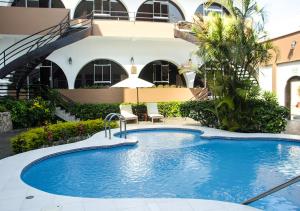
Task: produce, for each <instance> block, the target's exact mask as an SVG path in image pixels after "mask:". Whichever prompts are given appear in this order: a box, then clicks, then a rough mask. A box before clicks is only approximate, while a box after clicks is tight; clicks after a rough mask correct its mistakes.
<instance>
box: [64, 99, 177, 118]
mask: <svg viewBox="0 0 300 211" xmlns="http://www.w3.org/2000/svg"><path fill="white" fill-rule="evenodd" d="M181 104H182V103H181V102H163V103H158V110H159V112H160V113H161V114H162V115H164V116H165V117H180V116H181V113H180V106H181ZM119 105H120V104H118V103H114V104H104V103H103V104H75V105H74V106H72V108H69V112H71V113H72V114H74V115H75V116H76V117H78V118H80V119H81V120H88V119H98V118H102V119H104V118H105V117H106V115H107V114H109V113H120V109H119ZM131 105H132V110H133V113H134V114H136V115H138V116H140V115H141V114H143V113H147V108H146V104H145V103H140V104H131Z"/></svg>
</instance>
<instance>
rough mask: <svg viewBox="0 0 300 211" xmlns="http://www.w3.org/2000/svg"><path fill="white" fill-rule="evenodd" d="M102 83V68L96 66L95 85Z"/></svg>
mask: <svg viewBox="0 0 300 211" xmlns="http://www.w3.org/2000/svg"><path fill="white" fill-rule="evenodd" d="M101 81H102V66H98V65H95V83H97V82H101Z"/></svg>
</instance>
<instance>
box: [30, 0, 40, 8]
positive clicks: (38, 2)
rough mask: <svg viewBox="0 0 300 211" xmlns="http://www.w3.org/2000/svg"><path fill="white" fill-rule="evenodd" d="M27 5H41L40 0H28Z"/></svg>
mask: <svg viewBox="0 0 300 211" xmlns="http://www.w3.org/2000/svg"><path fill="white" fill-rule="evenodd" d="M27 7H40V1H39V0H27Z"/></svg>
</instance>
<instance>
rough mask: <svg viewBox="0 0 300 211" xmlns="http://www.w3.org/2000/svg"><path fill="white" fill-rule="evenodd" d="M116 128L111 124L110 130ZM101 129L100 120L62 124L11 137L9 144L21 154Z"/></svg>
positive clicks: (102, 125)
mask: <svg viewBox="0 0 300 211" xmlns="http://www.w3.org/2000/svg"><path fill="white" fill-rule="evenodd" d="M117 126H118V125H117V123H116V122H112V123H111V127H112V128H116V127H117ZM103 129H104V122H103V120H101V119H96V120H88V121H82V122H63V123H58V124H53V125H47V126H45V127H42V128H34V129H31V130H28V131H26V132H23V133H21V134H19V135H17V136H15V137H13V138H12V139H11V143H12V147H13V150H14V152H15V153H21V152H26V151H29V150H33V149H38V148H41V147H43V146H51V145H54V144H56V143H58V142H60V141H67V140H69V139H70V138H74V137H85V136H87V135H92V134H95V133H97V132H99V131H101V130H103ZM63 143H65V142H63Z"/></svg>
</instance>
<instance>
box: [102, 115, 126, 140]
mask: <svg viewBox="0 0 300 211" xmlns="http://www.w3.org/2000/svg"><path fill="white" fill-rule="evenodd" d="M115 117H117V118H118V119H119V121H120V138H122V132H123V131H122V125H124V138H125V139H126V138H127V128H126V119H125V117H124V116H122V115H121V114H118V113H110V114H108V115H107V116H106V117H105V119H104V129H105V137H106V138H107V129H108V131H109V136H108V138H109V139H111V126H110V123H111V121H112V120H113V119H114V118H115ZM122 123H123V124H122Z"/></svg>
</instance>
